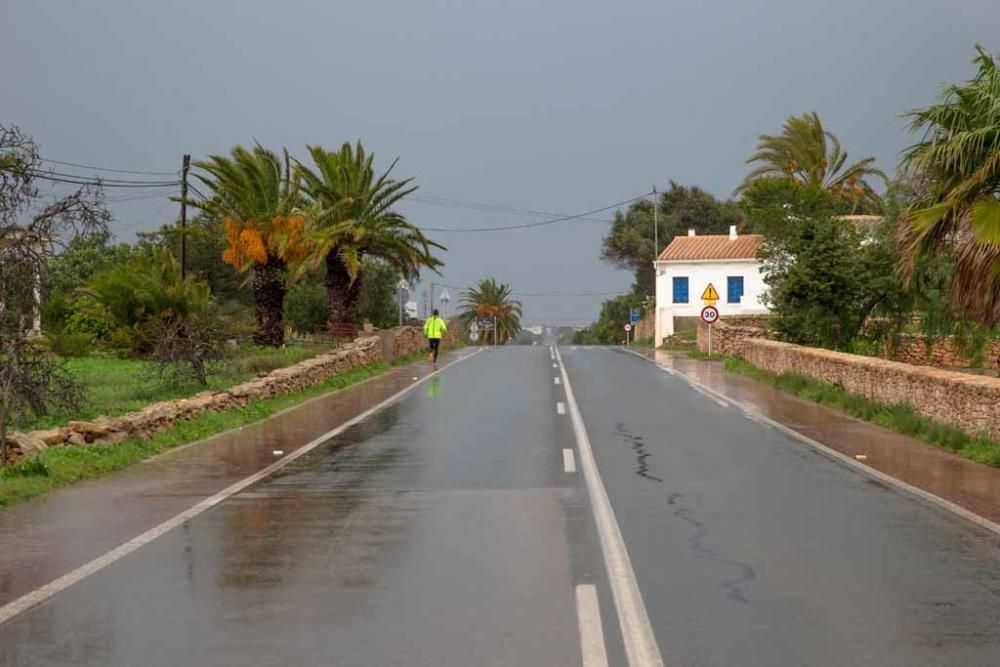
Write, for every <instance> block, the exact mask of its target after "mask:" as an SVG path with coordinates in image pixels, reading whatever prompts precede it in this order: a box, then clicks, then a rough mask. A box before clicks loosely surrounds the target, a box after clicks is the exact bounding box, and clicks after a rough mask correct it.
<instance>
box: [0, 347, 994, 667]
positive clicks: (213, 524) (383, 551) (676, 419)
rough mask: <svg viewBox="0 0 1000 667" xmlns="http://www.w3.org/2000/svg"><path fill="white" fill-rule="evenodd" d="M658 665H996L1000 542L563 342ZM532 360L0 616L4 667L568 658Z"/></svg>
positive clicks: (315, 459)
mask: <svg viewBox="0 0 1000 667" xmlns="http://www.w3.org/2000/svg"><path fill="white" fill-rule="evenodd" d="M563 359H564V361H565V363H566V368H567V371H568V374H569V377H570V380H571V382H572V384H573V389H574V391H575V394H576V398H577V401H578V402H579V407H580V410H581V412H582V415H583V419H584V422H585V425H586V427H587V430H588V432H589V436H590V440H591V443H592V445H593V450H594V453H595V457H596V460H597V464H598V468H599V471H600V474H601V476H602V477H603V480H604V484H605V486H606V488H607V493H608V496H609V498H610V501H611V504H612V506H613V508H614V512H615V514H616V516H617V519H618V523H619V524H620V527H621V532H622V535H623V537H624V539H625V543H626V545H627V547H628V551H629V555H630V556H631V560H632V564H633V566H634V569H635V573H636V578H637V581H638V585H639V588H640V590H641V592H642V596H643V599H644V601H645V605H646V608H647V610H648V614H649V618H650V621H651V624H652V626H653V630H654V632H655V635H656V639H657V641H658V644H659V646H660V649H661V652H662V654H663V657H664V659H665V662H666V664H667V665H996V664H1000V543H998V541H997V539H996V538H995V537H992V536H991V535H989V534H987V533H986V532H985V531H983V530H981V529H978V528H975V527H973V526H971V525H970V524H968V523H966V522H964V521H962V520H960V519H958V518H956V517H954V516H953V515H950V514H947V513H945V512H944V511H942V510H940V509H937V508H936V507H934V506H931V505H929V504H927V503H925V502H923V501H918V500H915V499H913V498H911V497H909V496H906V495H903V494H901V493H899V492H896V491H894V490H890V489H887V488H884V487H883V486H880V485H877V484H875V483H873V482H872V481H870V480H869V479H867V478H866V477H864V476H862V475H859V474H858V473H856V472H853V471H851V470H848V469H846V468H844V467H842V466H841V465H839V464H836V463H834V462H832V461H830V460H829V459H827V458H825V457H823V456H821V455H819V454H817V453H815V452H814V451H813V450H811V449H810V448H809V447H808V446H806V445H804V444H802V443H800V442H798V441H795V440H792V439H791V438H789V437H788V436H786V435H784V434H782V433H780V432H778V431H776V430H773V429H771V428H769V427H766V426H764V425H761V424H758V423H756V422H753V421H750V420H749V419H747V418H746V417H745V416H744V415H743V414H742V412H740V411H739V410H738V409H736V408H735V407H733V406H731V405H730V406H723V405H719V404H718V403H716V402H715V401H714V400H713V399H710V398H707V397H705V396H703V395H701V394H698V393H696V392H695V391H693V390H692V389H691V387H689V386H688V385H687V384H686V383H684V382H683V381H682V380H680V379H678V378H676V377H672V376H669V375H667V374H666V373H664V372H663V371H661V370H660V369H659V368H657V367H656V366H655V365H653V364H651V363H648V362H646V361H644V360H642V359H639V358H637V357H634V356H631V355H628V354H626V353H623V352H620V351H617V350H613V349H599V348H597V349H584V348H580V349H567V348H564V349H563ZM557 373H558V371H557V370H556V369H554V368H553V367H552V362H551V360H550V357H549V352H548V351H547V349H546V348H541V347H536V348H510V349H499V350H489V351H487V352H484V353H481V354H479V355H476V356H475V357H473V358H470V359H468V360H467V361H463V362H462V363H460V364H457V365H455V366H453V367H450V368H448V369H447V370H445V371H444V372H443V373H441V374H440V375H439V376H436V377H435V378H434V379H432V380H430V381H429V382H427V383H426V384H424V385H422V386H420V387H418V388H416V389H415V390H414V391H413V392H411V393H410V394H408V395H407V396H406V397H405V398H404V399H403V400H401V401H400V402H399V403H396V404H394V405H392V406H390V407H388V408H386V409H385V410H383V411H382V412H380V413H378V414H377V415H375V416H374V417H372V418H370V419H369V420H367V421H366V422H364V423H362V424H360V425H358V426H356V427H353V428H351V429H349V430H348V431H346V432H344V433H343V434H341V435H340V436H337V437H334V438H333V439H331V440H330V441H329V442H327V443H324V444H323V445H321V446H320V447H318V448H317V449H315V450H313V451H312V452H310V453H309V454H306V455H305V456H303V457H302V458H300V459H298V460H296V461H295V462H293V463H292V464H290V465H289V466H288V467H286V468H284V469H283V470H282V471H281V472H280V473H278V474H277V475H276V476H275V477H273V478H271V479H269V480H266V481H264V482H262V483H260V484H258V485H255V486H253V487H251V488H250V489H248V490H247V491H245V492H242V493H240V494H238V495H236V496H234V497H233V498H231V499H229V500H227V501H225V502H223V503H222V504H220V505H219V506H217V507H215V508H214V509H212V510H210V511H208V512H206V513H205V514H202V515H200V516H198V517H196V518H194V519H192V520H190V521H188V522H187V523H185V524H184V525H183V526H181V527H180V528H177V529H175V530H173V531H171V532H169V533H167V534H165V535H163V536H162V537H160V538H159V539H157V540H155V541H154V542H152V543H150V544H148V545H146V546H144V547H142V548H141V549H139V550H137V551H135V552H133V553H131V554H130V555H128V556H126V557H125V558H123V559H122V560H120V561H117V562H115V563H114V564H112V565H110V566H109V567H107V568H105V569H103V570H101V571H99V572H97V573H96V574H94V575H92V576H90V577H88V578H86V579H84V580H83V581H81V582H79V583H77V584H75V585H73V586H71V587H70V588H68V589H67V590H65V591H63V592H61V593H59V594H58V595H56V596H55V597H54V598H52V599H50V600H48V601H47V602H45V603H43V604H41V605H40V606H38V607H36V608H34V609H32V610H30V611H28V612H26V613H24V614H22V615H21V616H18V617H17V618H15V619H13V620H11V621H10V622H8V623H6V624H4V625H2V626H0V664H5V665H6V664H10V665H66V664H72V665H82V664H87V665H250V664H252V665H273V664H287V665H320V664H323V665H527V666H531V665H579V664H580V663H581V649H580V633H579V631H578V627H577V610H576V606H575V598H574V590H575V587H576V586H578V585H581V584H593V585H594V586H596V590H597V594H598V597H599V600H600V614H601V617H602V621H603V628H604V638H605V641H606V643H607V651H608V655H609V662H610V664H613V665H618V664H625V658H624V653H623V649H622V645H621V638H620V636H619V633H618V618H617V613H616V609H615V605H614V604H613V602H612V597H611V593H610V589H609V587H608V585H607V581H606V574H605V569H604V563H603V559H602V555H601V548H600V545H599V542H598V538H597V536H596V531H595V528H594V522H593V518H592V515H591V509H590V501H589V498H588V496H587V492H586V488H585V486H584V485H583V483H582V480H581V477H582V475H581V474H580V473H567V472H565V470H564V459H563V450H564V449H574V450H575V449H576V441H575V438H574V435H573V431H572V428H571V426H570V424H569V418H568V416H566V415H561V414H557V411H556V403H557V401H564V400H565V397H564V393H563V388H562V387H561V386H559V385H556V384H555V383H554V381H553V377H554V376H555V375H556V374H557Z"/></svg>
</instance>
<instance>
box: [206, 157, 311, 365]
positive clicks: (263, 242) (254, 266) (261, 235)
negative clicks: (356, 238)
mask: <svg viewBox="0 0 1000 667" xmlns="http://www.w3.org/2000/svg"><path fill="white" fill-rule="evenodd" d="M231 156H232V157H225V156H221V155H210V156H209V157H208V159H207V160H204V161H197V162H195V163H194V166H195V167H196V168H198V169H200V170H201V171H202V172H203V173H198V172H195V174H194V176H195V177H196V178H197V179H198V180H200V181H201V182H202V183H204V184H205V185H206V186H207V187H208V188H209V189H210V190H211V191H212V196H211V197H210V198H208V199H205V200H193V199H191V200H188V203H189V204H191V205H192V206H195V207H196V208H199V209H202V210H203V211H205V212H206V213H208V214H209V215H211V216H214V217H215V218H216V219H220V220H222V224H223V229H224V230H225V234H226V249H225V251H224V252H223V254H222V259H223V261H225V262H226V263H227V264H230V265H232V266H233V267H235V268H236V269H237V270H238V271H241V272H244V271H249V272H250V275H251V281H250V283H251V287H252V290H253V300H254V305H255V307H256V311H257V331H256V333H255V334H254V341H255V342H257V343H258V344H260V345H271V346H275V347H277V346H280V345H282V344H283V343H284V340H285V328H284V315H283V312H284V311H283V306H284V301H285V291H286V289H287V267H288V264H289V262H295V261H297V260H298V259H299V258H300V257H301V256H302V255H303V253H304V249H305V248H304V246H303V243H302V241H303V236H304V233H305V217H304V216H303V215H302V213H301V210H300V209H301V205H302V199H301V197H300V196H299V187H298V181H297V178H296V177H295V176H294V175H293V174H292V171H291V170H290V169H289V158H288V153H287V152H285V155H284V161H282V160H281V159H279V157H278V156H277V155H276V154H275V153H273V152H271V151H269V150H267V149H265V148H263V147H262V146H259V145H258V146H255V147H254V149H253V150H252V151H249V150H247V149H245V148H243V147H242V146H237V147H235V148H233V149H232V151H231Z"/></svg>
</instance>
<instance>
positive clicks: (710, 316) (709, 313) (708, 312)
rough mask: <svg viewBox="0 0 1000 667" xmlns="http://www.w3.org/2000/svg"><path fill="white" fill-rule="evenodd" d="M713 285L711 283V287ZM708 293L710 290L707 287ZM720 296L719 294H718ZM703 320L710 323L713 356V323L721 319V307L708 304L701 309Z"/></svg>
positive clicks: (710, 347) (710, 342) (710, 349)
mask: <svg viewBox="0 0 1000 667" xmlns="http://www.w3.org/2000/svg"><path fill="white" fill-rule="evenodd" d="M711 286H712V285H711V284H709V287H711ZM705 292H706V293H707V292H708V290H707V289H706V290H705ZM716 296H718V294H716ZM701 321H702V322H704V323H705V324H707V325H708V356H709V357H711V356H712V325H713V324H715V323H716V322H718V321H719V309H718V308H716V307H715V306H712V305H708V306H705V307H704V308H702V309H701Z"/></svg>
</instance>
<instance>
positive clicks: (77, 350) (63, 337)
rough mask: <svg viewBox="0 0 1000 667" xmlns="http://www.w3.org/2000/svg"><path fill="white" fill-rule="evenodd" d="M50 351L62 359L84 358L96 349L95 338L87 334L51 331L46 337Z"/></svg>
mask: <svg viewBox="0 0 1000 667" xmlns="http://www.w3.org/2000/svg"><path fill="white" fill-rule="evenodd" d="M45 343H46V344H47V345H48V348H49V351H50V352H52V353H53V354H55V355H57V356H60V357H82V356H85V355H87V354H89V353H90V352H91V351H92V350H93V347H94V338H93V336H91V335H90V334H85V333H59V332H54V331H50V332H49V333H47V334H46V335H45Z"/></svg>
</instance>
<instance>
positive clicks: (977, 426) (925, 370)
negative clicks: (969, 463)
mask: <svg viewBox="0 0 1000 667" xmlns="http://www.w3.org/2000/svg"><path fill="white" fill-rule="evenodd" d="M702 328H704V327H702ZM749 329H752V328H751V327H728V326H725V325H722V326H717V327H715V331H714V332H713V341H712V344H713V351H714V350H718V351H721V352H723V353H724V354H728V355H732V356H738V357H742V358H743V359H745V360H747V361H749V362H750V363H752V364H754V365H755V366H757V367H758V368H762V369H764V370H767V371H771V372H772V373H797V374H799V375H804V376H807V377H811V378H815V379H817V380H821V381H823V382H828V383H830V384H835V385H839V386H841V387H843V388H844V389H845V390H846V391H848V392H850V393H852V394H859V395H861V396H865V397H866V398H869V399H871V400H873V401H878V402H880V403H888V404H893V403H905V404H907V405H909V406H911V407H912V408H913V409H914V410H916V411H917V412H918V413H920V414H922V415H924V416H926V417H929V418H931V419H934V420H936V421H939V422H942V423H945V424H951V425H952V426H956V427H958V428H960V429H962V430H964V431H966V432H967V433H970V434H972V435H977V434H979V433H983V432H985V433H987V434H989V436H990V437H992V438H995V439H996V438H1000V409H998V407H997V406H1000V378H994V377H986V376H977V375H969V374H966V373H958V372H954V371H947V370H942V369H938V368H931V367H928V366H913V365H910V364H905V363H901V362H898V361H889V360H886V359H878V358H874V357H862V356H858V355H855V354H847V353H845V352H835V351H833V350H824V349H820V348H814V347H803V346H801V345H792V344H790V343H782V342H780V341H775V340H767V339H765V338H760V337H754V335H753V332H752V331H748V330H749ZM756 331H757V336H759V335H760V330H756ZM702 340H703V334H702V332H701V331H699V335H698V347H699V349H707V348H702Z"/></svg>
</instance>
